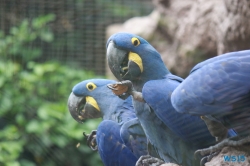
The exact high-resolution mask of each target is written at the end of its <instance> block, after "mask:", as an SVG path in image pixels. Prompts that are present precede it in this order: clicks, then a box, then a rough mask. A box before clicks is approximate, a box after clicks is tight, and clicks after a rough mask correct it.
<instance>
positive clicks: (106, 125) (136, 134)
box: [68, 79, 148, 166]
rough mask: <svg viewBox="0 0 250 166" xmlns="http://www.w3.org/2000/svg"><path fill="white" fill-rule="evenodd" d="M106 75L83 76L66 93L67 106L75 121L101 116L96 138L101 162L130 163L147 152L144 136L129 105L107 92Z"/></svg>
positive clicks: (115, 165)
mask: <svg viewBox="0 0 250 166" xmlns="http://www.w3.org/2000/svg"><path fill="white" fill-rule="evenodd" d="M109 83H115V81H112V80H106V79H91V80H85V81H83V82H80V83H78V84H77V85H75V86H74V88H73V90H72V94H71V96H70V97H69V102H68V106H69V110H70V112H71V115H72V116H73V117H74V118H75V119H76V120H77V121H83V120H84V119H89V118H98V117H102V118H103V121H102V122H101V123H100V124H99V126H98V129H97V133H96V141H97V146H98V152H99V154H100V157H101V159H102V161H103V163H104V165H105V166H131V165H135V163H136V161H137V160H138V158H139V157H140V156H142V155H146V154H148V151H147V138H146V136H145V134H144V131H143V129H142V127H141V126H140V123H139V121H138V120H137V118H136V116H135V112H134V108H133V106H132V99H131V97H129V98H127V99H126V100H121V99H119V98H117V97H116V96H115V95H114V94H112V93H110V90H109V89H108V88H107V86H106V85H107V84H109Z"/></svg>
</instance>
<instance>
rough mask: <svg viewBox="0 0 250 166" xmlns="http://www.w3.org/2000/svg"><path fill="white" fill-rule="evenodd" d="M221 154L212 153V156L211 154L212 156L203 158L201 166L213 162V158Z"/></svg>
mask: <svg viewBox="0 0 250 166" xmlns="http://www.w3.org/2000/svg"><path fill="white" fill-rule="evenodd" d="M219 153H220V152H215V153H212V154H210V155H208V156H205V157H203V158H202V159H201V161H200V166H204V165H205V164H206V163H207V162H209V161H211V160H212V158H213V157H214V156H217V155H218V154H219Z"/></svg>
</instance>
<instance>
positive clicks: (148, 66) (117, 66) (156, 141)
mask: <svg viewBox="0 0 250 166" xmlns="http://www.w3.org/2000/svg"><path fill="white" fill-rule="evenodd" d="M107 61H108V65H109V68H110V69H111V71H112V73H113V74H114V76H115V77H116V78H117V79H118V80H119V81H122V82H121V83H120V84H127V85H128V86H130V87H131V82H132V84H133V87H132V89H131V88H130V94H131V95H133V105H134V108H135V111H136V116H137V117H138V119H139V121H140V123H141V125H142V127H143V129H144V131H145V134H146V136H147V138H148V139H149V141H150V142H151V144H152V145H154V147H155V148H156V150H157V152H158V154H159V156H160V157H161V158H162V159H163V160H164V161H165V162H174V163H177V164H180V165H185V166H194V165H198V164H199V161H198V160H195V159H194V155H193V152H194V151H195V150H196V149H199V148H202V147H206V146H209V145H213V144H214V143H215V139H214V138H213V137H212V136H211V134H210V133H209V131H208V129H207V126H206V124H205V123H204V121H203V120H202V119H201V118H200V117H199V116H195V115H189V114H181V113H178V112H177V111H176V110H175V109H174V108H173V106H172V104H171V94H172V92H173V91H174V90H175V88H176V87H178V86H179V85H180V83H181V82H182V81H183V79H182V78H180V77H177V76H175V75H173V74H171V73H170V71H169V70H168V69H167V68H166V66H165V64H164V63H163V61H162V59H161V56H160V54H159V53H158V52H157V51H156V49H155V48H154V47H152V46H151V45H150V44H149V43H148V42H147V41H146V40H145V39H143V38H141V37H139V36H137V35H134V34H129V33H117V34H114V35H112V36H111V37H110V38H109V39H108V41H107ZM124 80H129V81H124ZM130 81H131V82H130ZM118 84H119V83H118ZM113 90H115V88H114V89H113ZM125 96H126V94H125ZM120 97H121V98H123V97H124V96H122V95H120Z"/></svg>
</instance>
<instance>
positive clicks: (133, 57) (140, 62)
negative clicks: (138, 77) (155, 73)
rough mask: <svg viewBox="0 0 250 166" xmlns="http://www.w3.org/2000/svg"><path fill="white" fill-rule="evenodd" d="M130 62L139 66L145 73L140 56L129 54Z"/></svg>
mask: <svg viewBox="0 0 250 166" xmlns="http://www.w3.org/2000/svg"><path fill="white" fill-rule="evenodd" d="M128 60H130V61H133V62H135V63H136V64H137V65H138V66H139V68H140V70H141V73H142V72H143V64H142V59H141V57H140V56H139V55H138V54H136V53H134V52H129V55H128Z"/></svg>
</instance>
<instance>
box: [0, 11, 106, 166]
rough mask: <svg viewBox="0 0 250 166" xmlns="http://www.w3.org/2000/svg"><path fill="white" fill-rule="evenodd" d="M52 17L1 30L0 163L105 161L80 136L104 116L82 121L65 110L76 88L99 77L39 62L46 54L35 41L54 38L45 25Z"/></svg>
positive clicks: (29, 165) (17, 165) (13, 165)
mask: <svg viewBox="0 0 250 166" xmlns="http://www.w3.org/2000/svg"><path fill="white" fill-rule="evenodd" d="M54 18H55V16H54V15H52V14H50V15H46V16H40V17H38V18H35V19H33V20H30V21H28V20H23V21H22V23H21V24H20V25H19V26H17V27H12V28H11V29H10V33H9V35H6V34H4V32H0V93H1V95H0V103H1V104H0V130H1V132H0V165H1V166H2V165H3V166H35V165H41V166H42V165H46V166H54V165H60V166H67V165H74V166H78V165H95V166H97V165H102V164H101V160H100V158H99V155H98V154H97V153H96V152H92V151H91V150H90V149H89V148H88V147H87V146H86V144H85V140H83V135H82V132H83V131H86V132H90V131H91V130H92V129H95V128H96V127H97V125H98V123H99V122H100V119H99V120H91V121H86V122H85V123H84V124H78V123H77V122H75V121H74V120H73V118H72V117H71V115H70V114H69V112H68V109H67V99H68V96H69V94H70V92H71V89H72V87H73V86H74V85H75V84H76V83H78V82H80V81H82V80H84V79H89V78H93V77H97V76H95V75H94V74H93V73H91V72H88V71H83V70H78V69H74V68H72V67H70V66H65V65H64V64H61V63H59V62H53V61H47V62H44V63H39V62H37V61H36V60H37V58H39V57H41V56H43V52H42V50H41V49H40V48H36V47H34V46H32V42H33V41H41V42H46V43H52V42H53V33H52V32H51V30H50V29H49V27H48V26H46V25H47V23H48V22H50V21H52V20H54ZM77 143H81V146H80V147H79V148H76V144H77ZM93 153H94V154H93Z"/></svg>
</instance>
